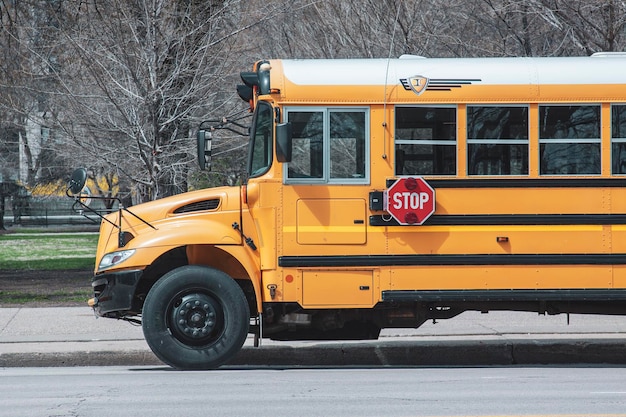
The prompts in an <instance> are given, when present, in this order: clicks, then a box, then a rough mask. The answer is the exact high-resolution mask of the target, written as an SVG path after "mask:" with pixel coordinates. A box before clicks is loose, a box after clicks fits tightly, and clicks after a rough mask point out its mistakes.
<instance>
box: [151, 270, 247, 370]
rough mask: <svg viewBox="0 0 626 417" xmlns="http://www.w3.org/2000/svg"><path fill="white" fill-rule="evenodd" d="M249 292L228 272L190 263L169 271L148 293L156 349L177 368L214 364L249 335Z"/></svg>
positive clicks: (157, 354) (153, 344) (168, 362)
mask: <svg viewBox="0 0 626 417" xmlns="http://www.w3.org/2000/svg"><path fill="white" fill-rule="evenodd" d="M249 326H250V310H249V308H248V302H247V300H246V297H245V295H244V293H243V291H242V290H241V288H240V287H239V285H237V283H236V282H235V281H234V280H233V279H232V278H231V277H229V276H228V275H227V274H225V273H223V272H221V271H219V270H217V269H213V268H208V267H204V266H198V265H187V266H183V267H180V268H177V269H174V270H173V271H170V272H168V273H167V274H165V275H164V276H163V277H162V278H161V279H159V281H157V283H156V284H154V286H153V287H152V289H151V290H150V292H149V293H148V296H147V297H146V300H145V303H144V306H143V313H142V327H143V334H144V336H145V338H146V341H147V342H148V346H150V349H152V351H153V352H154V354H155V355H156V356H157V357H158V358H159V359H161V360H162V361H163V362H165V363H167V364H168V365H170V366H172V367H174V368H178V369H213V368H217V367H218V366H220V365H222V364H224V363H225V362H226V361H228V360H229V359H230V358H232V357H233V356H234V355H235V354H236V353H237V352H238V351H239V350H240V349H241V346H242V345H243V343H244V342H245V340H246V337H247V335H248V329H249Z"/></svg>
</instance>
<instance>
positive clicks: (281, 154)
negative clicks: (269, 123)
mask: <svg viewBox="0 0 626 417" xmlns="http://www.w3.org/2000/svg"><path fill="white" fill-rule="evenodd" d="M291 149H292V133H291V123H289V122H288V123H281V124H279V125H276V159H277V160H278V162H291Z"/></svg>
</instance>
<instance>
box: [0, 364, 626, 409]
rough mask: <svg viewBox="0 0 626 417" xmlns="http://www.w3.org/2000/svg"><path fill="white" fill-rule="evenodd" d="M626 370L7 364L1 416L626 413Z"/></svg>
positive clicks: (1, 378)
mask: <svg viewBox="0 0 626 417" xmlns="http://www.w3.org/2000/svg"><path fill="white" fill-rule="evenodd" d="M625 380H626V369H625V368H623V367H550V366H546V367H462V368H455V367H416V368H413V367H385V368H378V367H374V368H370V367H352V368H336V367H315V368H306V369H303V368H295V367H288V368H282V367H281V368H279V367H271V366H270V367H227V368H224V369H220V370H217V371H208V372H178V371H172V370H170V369H169V368H164V367H156V368H146V367H131V368H123V367H95V368H94V367H78V368H5V369H0V393H1V395H0V417H4V416H6V417H35V416H37V417H41V416H81V417H90V416H93V417H96V416H97V417H101V416H107V417H117V416H120V417H122V416H124V417H126V416H133V415H134V416H150V417H160V416H163V417H166V416H167V417H169V416H187V415H189V416H196V415H197V416H200V415H201V416H213V417H215V416H228V417H231V416H251V415H254V416H257V417H263V416H268V417H270V416H271V417H287V416H289V417H293V416H298V417H307V416H320V417H321V416H324V417H329V416H337V417H344V416H345V417H348V416H359V417H368V416H385V417H401V416H402V417H408V416H521V415H525V416H539V415H541V416H544V417H545V416H559V417H562V416H568V417H572V416H594V417H595V416H601V415H611V417H617V416H626V414H624V412H625V410H626V386H625V385H624V381H625Z"/></svg>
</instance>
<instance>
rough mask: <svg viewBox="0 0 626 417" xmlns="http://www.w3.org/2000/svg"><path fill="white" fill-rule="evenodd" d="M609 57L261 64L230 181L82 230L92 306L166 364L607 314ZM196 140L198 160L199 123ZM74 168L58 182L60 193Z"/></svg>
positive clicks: (620, 163)
mask: <svg viewBox="0 0 626 417" xmlns="http://www.w3.org/2000/svg"><path fill="white" fill-rule="evenodd" d="M624 68H626V55H623V54H615V53H613V54H611V53H599V54H594V55H593V56H590V57H572V58H469V59H430V58H423V57H416V56H403V57H400V58H399V59H352V60H342V59H335V60H261V61H259V62H256V63H255V64H254V65H253V68H252V71H246V72H243V73H241V77H242V80H243V84H242V85H240V86H238V87H237V90H238V92H239V95H240V96H241V98H242V99H244V100H245V101H246V102H248V103H249V106H250V110H251V111H252V112H253V117H252V122H251V125H250V146H249V149H250V150H249V160H248V176H247V179H246V181H245V182H244V184H243V185H242V186H240V187H221V188H213V189H205V190H200V191H195V192H189V193H185V194H181V195H177V196H173V197H169V198H164V199H161V200H158V201H154V202H150V203H146V204H141V205H137V206H135V207H131V208H129V209H120V210H119V211H117V212H116V213H112V214H109V215H107V216H106V217H105V218H104V220H103V221H102V226H101V230H100V239H99V243H98V248H97V263H96V268H95V276H94V278H93V288H94V298H93V299H92V300H90V305H92V306H93V308H94V309H95V311H96V313H97V314H98V315H100V316H104V317H112V318H118V319H120V318H121V319H126V320H130V321H139V320H140V321H141V323H142V326H143V330H144V335H145V337H146V340H147V342H148V344H149V345H150V347H151V348H152V350H153V351H154V352H155V354H156V355H157V356H158V357H159V358H160V359H161V360H163V361H164V362H165V363H167V364H169V365H171V366H173V367H176V368H180V369H206V368H213V367H217V366H220V365H221V364H223V363H225V362H226V361H228V360H229V358H231V357H232V356H233V355H234V354H235V353H236V352H237V351H238V350H239V349H240V348H241V346H242V345H243V343H244V341H245V339H246V338H247V336H248V334H249V333H252V334H254V335H255V336H256V337H255V342H258V341H259V340H260V339H261V338H272V339H278V340H296V339H326V340H336V339H372V338H377V337H378V334H379V332H380V330H381V329H383V328H400V327H406V328H415V327H418V326H420V325H421V324H423V323H424V322H425V321H427V320H432V319H446V318H452V317H454V316H456V315H458V314H460V313H462V312H464V311H468V310H476V311H484V312H487V311H490V310H512V311H533V312H538V313H540V314H546V313H547V314H559V313H596V314H623V313H626V266H625V265H626V72H625V71H624ZM226 123H227V120H223V121H222V122H220V123H219V124H216V125H211V124H210V123H208V124H203V126H202V129H200V130H199V132H198V156H199V163H200V166H201V167H202V168H204V167H206V166H207V165H209V164H210V160H211V155H210V154H211V132H212V131H214V130H215V129H217V128H221V127H225V124H226ZM82 176H83V175H81V173H80V172H78V173H77V174H76V175H75V176H73V179H72V183H71V184H70V188H71V194H73V195H74V192H78V191H79V190H80V188H81V187H80V185H81V181H82Z"/></svg>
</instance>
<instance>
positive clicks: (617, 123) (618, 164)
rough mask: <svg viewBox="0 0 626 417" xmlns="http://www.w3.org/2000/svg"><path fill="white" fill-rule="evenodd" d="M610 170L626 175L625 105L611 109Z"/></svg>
mask: <svg viewBox="0 0 626 417" xmlns="http://www.w3.org/2000/svg"><path fill="white" fill-rule="evenodd" d="M611 170H612V173H613V174H626V104H620V105H613V106H612V107H611Z"/></svg>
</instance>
